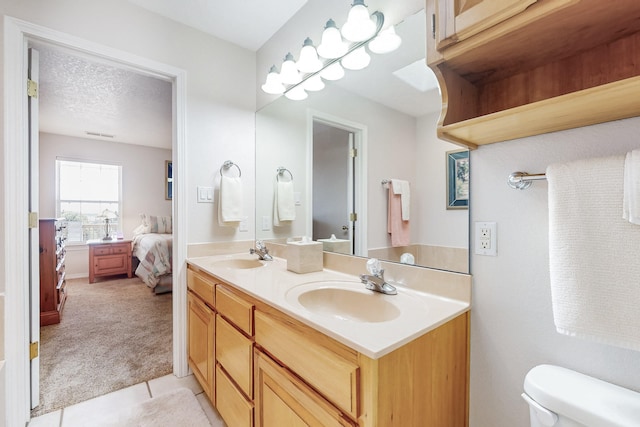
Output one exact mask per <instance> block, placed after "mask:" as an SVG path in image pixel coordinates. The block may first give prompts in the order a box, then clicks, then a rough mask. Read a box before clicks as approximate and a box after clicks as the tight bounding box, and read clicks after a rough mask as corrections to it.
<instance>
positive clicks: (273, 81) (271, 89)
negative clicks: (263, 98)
mask: <svg viewBox="0 0 640 427" xmlns="http://www.w3.org/2000/svg"><path fill="white" fill-rule="evenodd" d="M262 90H263V91H264V92H266V93H270V94H272V95H280V94H281V93H284V90H285V88H284V85H283V84H282V80H281V79H280V74H278V70H277V69H276V66H275V65H273V66H271V69H270V70H269V74H267V81H266V82H265V84H263V85H262Z"/></svg>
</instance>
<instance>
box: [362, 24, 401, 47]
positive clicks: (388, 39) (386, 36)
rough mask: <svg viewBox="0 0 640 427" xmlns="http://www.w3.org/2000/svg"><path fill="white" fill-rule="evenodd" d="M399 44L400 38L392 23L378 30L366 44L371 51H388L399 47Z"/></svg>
mask: <svg viewBox="0 0 640 427" xmlns="http://www.w3.org/2000/svg"><path fill="white" fill-rule="evenodd" d="M401 44H402V39H401V38H400V36H399V35H397V34H396V29H395V27H394V26H393V25H392V26H390V27H389V28H385V29H384V30H382V31H380V33H378V35H377V36H376V37H375V38H374V39H373V40H371V41H370V42H369V45H368V46H369V50H370V51H371V52H373V53H389V52H393V51H394V50H396V49H397V48H399V47H400V45H401Z"/></svg>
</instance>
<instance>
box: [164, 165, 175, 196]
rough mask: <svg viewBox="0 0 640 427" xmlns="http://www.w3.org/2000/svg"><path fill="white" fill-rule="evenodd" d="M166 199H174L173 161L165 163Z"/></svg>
mask: <svg viewBox="0 0 640 427" xmlns="http://www.w3.org/2000/svg"><path fill="white" fill-rule="evenodd" d="M164 198H165V199H167V200H171V199H173V163H172V162H171V160H167V161H165V162H164Z"/></svg>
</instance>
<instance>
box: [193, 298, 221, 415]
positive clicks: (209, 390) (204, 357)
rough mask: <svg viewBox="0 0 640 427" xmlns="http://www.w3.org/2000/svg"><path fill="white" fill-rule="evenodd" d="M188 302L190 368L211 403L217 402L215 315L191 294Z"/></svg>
mask: <svg viewBox="0 0 640 427" xmlns="http://www.w3.org/2000/svg"><path fill="white" fill-rule="evenodd" d="M187 302H188V305H189V309H188V325H189V326H188V334H189V349H188V356H189V366H190V367H191V369H192V370H193V374H194V375H195V377H196V378H197V379H198V382H199V383H200V385H201V386H202V388H203V389H204V391H205V393H206V394H207V396H209V399H210V400H211V402H215V388H214V384H215V382H214V369H215V360H214V357H215V347H214V345H215V344H214V343H215V313H214V312H213V310H211V309H210V308H209V307H207V305H206V304H205V303H203V302H202V301H201V300H200V299H199V298H198V297H196V296H195V295H193V294H192V293H191V292H189V293H188V295H187Z"/></svg>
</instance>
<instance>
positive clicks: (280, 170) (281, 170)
mask: <svg viewBox="0 0 640 427" xmlns="http://www.w3.org/2000/svg"><path fill="white" fill-rule="evenodd" d="M277 171H278V175H276V181H280V176H281V175H284V173H285V172H288V173H289V176H290V177H291V181H293V174H292V173H291V171H290V170H289V169H287V168H285V167H283V166H280V167H279V168H278V169H277Z"/></svg>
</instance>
